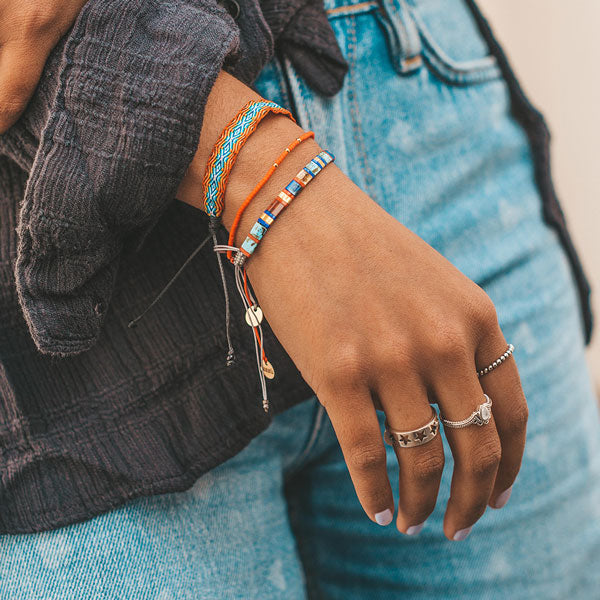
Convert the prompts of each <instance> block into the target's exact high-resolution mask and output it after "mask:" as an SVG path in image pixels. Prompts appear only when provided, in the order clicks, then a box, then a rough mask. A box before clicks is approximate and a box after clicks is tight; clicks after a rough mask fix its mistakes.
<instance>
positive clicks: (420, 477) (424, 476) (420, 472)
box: [411, 450, 444, 484]
mask: <svg viewBox="0 0 600 600" xmlns="http://www.w3.org/2000/svg"><path fill="white" fill-rule="evenodd" d="M443 470H444V453H443V452H442V451H441V450H440V451H428V452H425V453H419V454H417V455H416V456H415V459H414V461H413V463H412V468H411V476H412V478H413V479H415V480H416V481H418V482H420V483H425V484H426V483H435V482H436V481H438V480H439V479H440V477H441V476H442V472H443Z"/></svg>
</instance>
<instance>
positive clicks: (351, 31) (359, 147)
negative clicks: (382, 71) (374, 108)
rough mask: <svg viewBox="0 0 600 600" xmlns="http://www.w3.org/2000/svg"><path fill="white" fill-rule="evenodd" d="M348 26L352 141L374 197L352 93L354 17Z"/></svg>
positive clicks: (370, 193) (365, 180) (353, 81)
mask: <svg viewBox="0 0 600 600" xmlns="http://www.w3.org/2000/svg"><path fill="white" fill-rule="evenodd" d="M348 21H349V25H348V56H347V61H348V77H349V79H350V85H349V86H348V98H349V100H350V116H351V120H352V130H353V134H354V135H353V136H352V137H353V139H354V141H355V146H356V150H357V152H358V155H359V158H360V162H361V165H362V169H361V170H362V172H363V175H364V183H365V187H366V188H367V191H368V192H369V195H370V196H372V197H375V196H376V194H375V193H374V188H373V181H374V177H373V171H372V170H371V166H370V165H369V162H368V157H367V152H366V148H365V142H364V136H363V132H362V127H361V124H360V115H359V112H360V111H359V107H358V102H357V100H356V94H355V92H354V91H353V90H354V89H355V88H356V85H355V65H356V60H357V56H356V49H357V47H358V40H357V36H356V17H355V16H351V17H350V18H349V19H348Z"/></svg>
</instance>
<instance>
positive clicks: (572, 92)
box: [479, 0, 600, 389]
mask: <svg viewBox="0 0 600 600" xmlns="http://www.w3.org/2000/svg"><path fill="white" fill-rule="evenodd" d="M479 6H480V8H481V9H482V11H483V12H484V14H485V15H486V16H487V17H488V19H489V20H490V22H491V24H492V27H493V28H494V30H495V32H496V35H497V36H498V38H499V39H500V41H501V42H502V44H503V46H504V49H505V51H506V53H507V54H508V56H509V58H510V60H511V63H512V65H513V67H514V69H515V71H516V73H517V75H519V77H520V79H521V83H522V84H523V87H524V88H525V91H526V92H527V94H528V96H529V98H530V99H531V100H532V102H533V103H534V104H536V105H537V106H538V108H540V109H541V110H542V112H543V113H544V115H545V117H546V120H547V121H548V124H549V126H550V130H551V132H552V140H553V144H552V152H553V155H552V166H553V171H554V180H555V184H556V188H557V191H558V195H559V198H560V199H561V203H562V206H563V209H564V211H565V213H566V216H567V221H568V223H569V227H570V229H571V232H572V235H573V238H574V241H575V245H576V246H577V248H578V250H579V251H580V254H581V257H582V260H583V263H584V266H585V267H586V270H587V272H588V275H589V277H590V279H591V284H592V287H593V289H594V292H595V294H594V298H593V299H594V307H595V314H596V331H595V335H594V339H593V341H592V347H591V348H590V350H589V352H588V359H589V363H590V366H591V368H592V372H593V373H594V376H595V378H596V381H597V382H598V385H599V386H600V161H599V159H600V35H599V34H598V30H599V28H600V1H599V0H572V1H571V2H566V1H565V0H479ZM599 389H600V387H599Z"/></svg>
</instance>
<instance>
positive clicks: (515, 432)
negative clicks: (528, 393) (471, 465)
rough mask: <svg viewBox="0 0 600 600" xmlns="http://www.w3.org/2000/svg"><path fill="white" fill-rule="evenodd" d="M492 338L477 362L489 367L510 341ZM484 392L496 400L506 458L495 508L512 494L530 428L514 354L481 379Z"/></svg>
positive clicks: (495, 493)
mask: <svg viewBox="0 0 600 600" xmlns="http://www.w3.org/2000/svg"><path fill="white" fill-rule="evenodd" d="M499 338H500V339H498V338H495V339H494V340H493V341H492V340H490V342H489V344H488V347H482V348H480V349H479V352H478V356H477V358H476V364H477V365H482V366H484V367H485V366H487V365H488V364H491V363H493V362H494V361H495V360H496V359H497V358H498V357H499V356H501V354H502V353H503V352H504V350H505V349H506V347H507V346H508V344H507V343H506V342H505V341H504V337H503V336H499ZM479 383H480V385H481V387H482V388H483V391H484V392H485V393H486V394H487V395H488V396H489V397H490V398H492V399H493V403H494V404H493V413H494V420H495V421H496V429H497V430H498V435H499V437H500V444H501V447H502V457H501V459H500V465H499V466H498V472H497V474H496V479H495V482H494V488H493V491H492V494H491V496H490V499H489V505H490V506H491V507H492V508H502V507H503V506H504V505H505V504H506V503H507V502H508V499H509V497H510V493H511V490H512V485H513V483H514V481H515V479H516V477H517V474H518V472H519V469H520V467H521V460H522V458H523V452H524V450H525V437H526V429H527V417H528V409H527V401H526V400H525V394H524V393H523V388H522V387H521V380H520V379H519V373H518V370H517V365H516V363H515V360H514V357H513V356H511V357H510V358H508V359H506V360H505V361H504V362H503V363H502V364H501V366H499V367H498V368H497V369H494V370H492V371H491V372H489V373H487V374H486V375H484V376H483V377H481V378H480V380H479Z"/></svg>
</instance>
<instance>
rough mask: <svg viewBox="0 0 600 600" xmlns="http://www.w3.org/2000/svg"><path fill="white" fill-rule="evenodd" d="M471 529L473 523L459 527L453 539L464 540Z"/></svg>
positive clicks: (456, 540)
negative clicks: (462, 527) (469, 525)
mask: <svg viewBox="0 0 600 600" xmlns="http://www.w3.org/2000/svg"><path fill="white" fill-rule="evenodd" d="M471 529H473V526H472V525H471V527H465V528H464V529H459V530H458V531H457V532H456V533H455V534H454V537H453V538H452V539H453V540H454V541H455V542H462V541H463V540H464V539H465V538H466V537H467V536H468V535H469V534H470V533H471Z"/></svg>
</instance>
